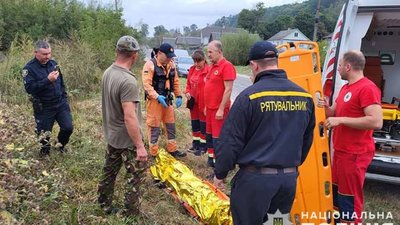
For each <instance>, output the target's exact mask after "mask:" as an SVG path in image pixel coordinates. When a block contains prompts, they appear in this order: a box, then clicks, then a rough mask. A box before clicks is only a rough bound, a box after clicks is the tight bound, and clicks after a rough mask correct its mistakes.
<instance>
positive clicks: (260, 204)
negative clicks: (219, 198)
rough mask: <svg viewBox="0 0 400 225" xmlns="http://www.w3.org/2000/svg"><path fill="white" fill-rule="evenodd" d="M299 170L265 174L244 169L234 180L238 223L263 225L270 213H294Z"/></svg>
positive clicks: (234, 212) (233, 205)
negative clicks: (292, 209)
mask: <svg viewBox="0 0 400 225" xmlns="http://www.w3.org/2000/svg"><path fill="white" fill-rule="evenodd" d="M297 176H298V172H293V173H286V174H284V173H281V172H280V173H278V174H261V173H259V172H250V171H245V170H243V169H240V170H239V171H238V172H237V174H236V175H235V177H234V178H233V179H232V190H231V197H230V201H231V213H232V218H233V223H234V225H261V224H263V222H265V221H267V218H268V217H267V214H268V213H275V212H276V211H277V210H279V211H280V212H281V213H282V214H287V213H289V212H290V210H291V208H292V205H293V200H294V197H295V194H296V183H297Z"/></svg>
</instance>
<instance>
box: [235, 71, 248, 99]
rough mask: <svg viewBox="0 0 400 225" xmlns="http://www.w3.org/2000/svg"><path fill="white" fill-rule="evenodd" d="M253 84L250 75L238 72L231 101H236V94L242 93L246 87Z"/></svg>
mask: <svg viewBox="0 0 400 225" xmlns="http://www.w3.org/2000/svg"><path fill="white" fill-rule="evenodd" d="M250 85H251V81H250V76H247V75H242V74H237V76H236V80H235V81H234V82H233V89H232V94H231V101H232V102H234V101H235V99H236V96H238V95H239V94H240V92H242V91H243V90H244V89H245V88H247V87H248V86H250Z"/></svg>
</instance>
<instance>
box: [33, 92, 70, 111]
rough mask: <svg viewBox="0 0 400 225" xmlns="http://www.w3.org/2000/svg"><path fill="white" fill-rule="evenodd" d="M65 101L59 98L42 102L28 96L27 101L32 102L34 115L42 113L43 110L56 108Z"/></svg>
mask: <svg viewBox="0 0 400 225" xmlns="http://www.w3.org/2000/svg"><path fill="white" fill-rule="evenodd" d="M65 100H66V99H63V97H62V96H60V98H59V99H56V100H53V101H42V100H40V99H39V98H36V97H34V96H32V95H29V101H30V102H32V106H33V111H34V112H35V113H39V112H41V111H43V109H49V108H52V107H57V106H58V105H60V104H62V103H64V101H65Z"/></svg>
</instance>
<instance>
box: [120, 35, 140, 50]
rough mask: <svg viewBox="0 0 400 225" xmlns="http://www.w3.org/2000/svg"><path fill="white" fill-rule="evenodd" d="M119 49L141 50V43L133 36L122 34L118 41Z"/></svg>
mask: <svg viewBox="0 0 400 225" xmlns="http://www.w3.org/2000/svg"><path fill="white" fill-rule="evenodd" d="M117 49H118V50H120V51H128V52H133V51H139V49H140V47H139V43H138V42H137V41H136V39H135V38H133V37H132V36H128V35H127V36H122V37H121V38H120V39H119V40H118V42H117Z"/></svg>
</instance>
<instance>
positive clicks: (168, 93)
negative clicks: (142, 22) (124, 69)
mask: <svg viewBox="0 0 400 225" xmlns="http://www.w3.org/2000/svg"><path fill="white" fill-rule="evenodd" d="M173 57H175V53H174V48H173V47H172V46H171V45H170V44H168V43H164V44H162V45H161V46H160V47H159V48H158V49H157V51H156V54H155V56H154V58H153V59H151V60H149V61H147V62H146V63H145V65H144V66H143V72H142V75H143V86H144V90H145V97H146V113H147V116H146V124H147V127H148V137H149V145H150V154H151V155H152V156H156V155H157V153H158V137H159V136H160V133H161V129H160V127H161V122H162V123H164V133H165V135H166V137H167V151H168V152H169V153H170V154H171V155H172V156H174V157H184V156H186V153H185V152H181V151H177V150H176V149H177V145H176V141H175V115H174V107H173V106H172V103H173V101H174V100H175V104H176V107H177V108H179V107H180V106H181V105H182V96H181V90H180V88H179V78H178V74H177V71H176V67H175V63H174V62H173V60H172V58H173Z"/></svg>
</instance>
